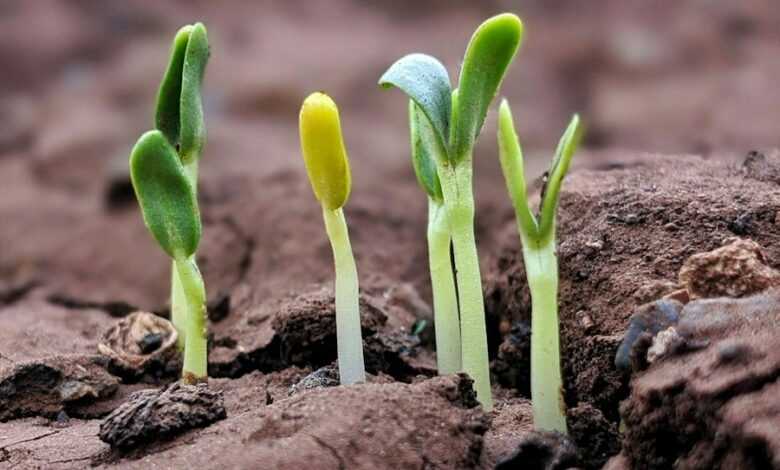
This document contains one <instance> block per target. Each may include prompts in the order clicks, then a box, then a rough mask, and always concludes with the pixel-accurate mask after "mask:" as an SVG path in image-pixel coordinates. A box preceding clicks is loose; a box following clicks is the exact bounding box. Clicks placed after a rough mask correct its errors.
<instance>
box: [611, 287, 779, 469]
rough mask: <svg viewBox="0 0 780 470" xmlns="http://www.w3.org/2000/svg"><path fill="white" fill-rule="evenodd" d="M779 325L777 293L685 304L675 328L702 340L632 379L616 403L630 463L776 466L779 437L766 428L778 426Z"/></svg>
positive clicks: (695, 466) (692, 466) (688, 338)
mask: <svg viewBox="0 0 780 470" xmlns="http://www.w3.org/2000/svg"><path fill="white" fill-rule="evenodd" d="M778 325H780V294H779V293H778V292H777V291H770V292H767V293H765V294H760V295H757V296H753V297H745V298H741V299H729V298H718V299H705V300H697V301H693V302H691V303H689V304H688V305H686V306H685V308H684V309H683V311H682V313H681V318H680V323H679V324H678V325H677V327H676V329H677V331H678V332H679V334H680V336H681V337H682V338H684V339H685V341H695V342H698V343H702V344H707V346H706V347H704V348H699V350H696V351H693V352H689V351H682V352H679V353H677V354H674V353H672V354H669V355H667V356H665V357H664V358H663V359H662V360H658V361H656V362H655V363H653V364H652V365H651V367H650V368H649V369H648V370H647V371H646V372H644V373H641V374H639V375H638V376H637V377H636V378H635V379H634V380H633V381H632V384H631V395H630V396H629V398H628V399H627V400H626V401H625V402H624V403H623V404H622V405H621V416H622V418H623V422H624V424H625V432H624V434H623V454H624V456H625V457H626V458H627V459H628V461H629V462H630V463H631V465H632V466H633V467H634V468H649V469H656V468H657V469H661V468H669V467H671V466H672V465H674V466H675V468H680V469H707V468H774V467H776V466H777V465H776V463H777V462H778V461H780V445H779V444H780V442H779V441H778V440H777V438H776V432H772V431H770V430H775V431H776V430H777V429H778V428H780V414H779V413H778V412H777V407H776V395H771V392H772V391H773V390H776V389H777V385H778V377H780V339H778V337H777V334H776V333H775V332H776V331H777V328H778ZM771 397H774V398H771ZM773 400H774V401H773ZM681 430H685V432H681Z"/></svg>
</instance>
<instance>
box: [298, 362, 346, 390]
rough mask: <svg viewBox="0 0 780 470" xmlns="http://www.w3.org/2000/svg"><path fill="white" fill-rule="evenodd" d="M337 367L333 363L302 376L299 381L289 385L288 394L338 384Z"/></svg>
mask: <svg viewBox="0 0 780 470" xmlns="http://www.w3.org/2000/svg"><path fill="white" fill-rule="evenodd" d="M339 380H340V379H339V369H338V367H337V366H335V365H329V366H325V367H320V368H319V369H317V370H315V371H314V372H312V373H311V374H309V375H307V376H306V377H304V378H302V379H301V381H300V382H297V383H295V384H293V386H292V387H290V395H295V394H296V393H300V392H303V391H304V390H311V389H313V388H320V387H336V386H338V385H339V383H340V382H339Z"/></svg>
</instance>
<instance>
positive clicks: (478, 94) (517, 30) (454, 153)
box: [449, 13, 523, 163]
mask: <svg viewBox="0 0 780 470" xmlns="http://www.w3.org/2000/svg"><path fill="white" fill-rule="evenodd" d="M522 37H523V23H522V22H521V21H520V18H518V17H517V16H516V15H513V14H510V13H504V14H501V15H497V16H494V17H492V18H490V19H488V20H487V21H485V22H484V23H482V24H481V25H480V26H479V28H477V30H476V31H475V32H474V35H473V36H472V37H471V41H470V42H469V45H468V48H467V49H466V56H465V58H464V59H463V66H462V67H461V71H460V81H459V83H458V88H459V90H460V91H459V97H458V103H457V106H455V107H454V108H453V111H452V121H451V123H450V125H451V130H450V141H449V143H450V146H449V149H450V158H452V159H453V160H454V161H455V163H457V162H458V161H460V160H461V159H463V158H466V157H467V156H469V155H470V154H471V150H472V148H473V146H474V141H475V140H476V138H477V136H478V135H479V132H480V130H481V129H482V124H483V123H484V122H485V116H486V115H487V110H488V107H489V106H490V102H491V101H492V100H493V98H494V97H495V95H496V93H497V92H498V88H499V86H500V85H501V81H502V80H503V78H504V74H505V73H506V70H507V68H508V67H509V64H510V63H511V62H512V60H513V59H514V57H515V54H516V53H517V50H518V48H519V47H520V42H521V40H522Z"/></svg>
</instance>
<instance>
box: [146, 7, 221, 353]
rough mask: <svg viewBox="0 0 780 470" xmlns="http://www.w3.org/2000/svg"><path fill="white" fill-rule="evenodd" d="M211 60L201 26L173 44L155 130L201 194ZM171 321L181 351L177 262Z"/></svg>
mask: <svg viewBox="0 0 780 470" xmlns="http://www.w3.org/2000/svg"><path fill="white" fill-rule="evenodd" d="M208 58H209V45H208V37H207V35H206V28H205V26H203V24H201V23H196V24H194V25H187V26H184V27H183V28H181V29H180V30H179V31H178V32H177V33H176V37H175V38H174V39H173V44H172V45H171V53H170V59H169V61H168V69H167V70H166V71H165V75H164V76H163V79H162V81H161V82H160V88H159V90H158V92H157V109H156V112H155V117H154V124H155V128H156V129H157V130H159V131H160V132H162V134H163V135H164V136H165V137H166V138H167V139H168V142H169V143H170V144H171V146H173V147H174V148H175V149H177V153H178V155H179V158H180V159H181V162H182V164H183V165H184V170H185V172H186V173H187V177H188V178H189V180H190V184H191V185H192V188H193V191H194V192H195V194H196V195H197V193H198V161H199V160H200V153H201V149H202V148H203V144H204V142H205V125H204V123H203V105H202V103H201V96H200V88H201V83H202V82H203V73H204V71H205V69H206V62H207V61H208ZM171 321H172V322H173V326H175V327H176V330H177V332H178V333H179V349H183V348H184V344H185V342H186V338H187V328H186V326H185V325H186V324H187V300H186V298H185V294H184V287H183V286H182V282H181V280H180V278H179V270H178V269H177V268H176V264H175V262H174V263H173V264H172V266H171Z"/></svg>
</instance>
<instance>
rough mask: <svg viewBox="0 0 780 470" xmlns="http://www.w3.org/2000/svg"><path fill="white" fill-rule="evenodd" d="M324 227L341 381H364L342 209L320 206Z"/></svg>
mask: <svg viewBox="0 0 780 470" xmlns="http://www.w3.org/2000/svg"><path fill="white" fill-rule="evenodd" d="M322 214H323V218H324V219H325V229H326V230H327V232H328V237H329V238H330V244H331V247H332V248H333V260H334V263H335V266H336V340H337V343H338V363H339V375H340V377H341V383H342V384H344V385H349V384H354V383H357V382H365V381H366V371H365V365H364V362H363V335H362V331H361V327H360V304H359V301H358V295H359V293H358V275H357V267H356V266H355V258H354V257H353V256H352V247H351V245H350V243H349V232H348V230H347V221H346V220H345V219H344V212H343V211H342V210H341V208H339V209H336V210H330V209H327V208H325V207H323V208H322Z"/></svg>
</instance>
